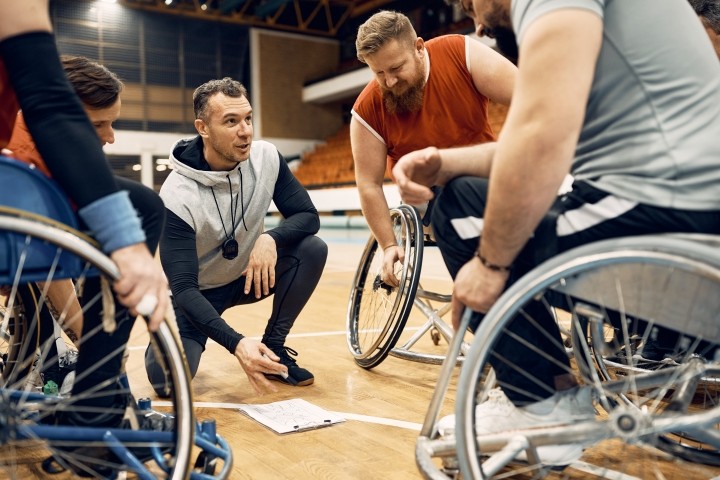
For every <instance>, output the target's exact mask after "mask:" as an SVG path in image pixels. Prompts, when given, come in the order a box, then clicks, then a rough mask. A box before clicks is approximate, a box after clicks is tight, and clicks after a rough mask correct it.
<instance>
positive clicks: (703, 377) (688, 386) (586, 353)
mask: <svg viewBox="0 0 720 480" xmlns="http://www.w3.org/2000/svg"><path fill="white" fill-rule="evenodd" d="M708 242H709V240H708ZM713 242H717V239H714V240H713ZM718 292H720V252H719V251H718V248H717V244H715V243H705V242H699V241H691V240H688V239H686V238H680V237H673V236H667V235H665V236H664V235H657V236H643V237H628V238H621V239H614V240H606V241H601V242H596V243H593V244H590V245H585V246H583V247H579V248H576V249H573V250H571V251H568V252H565V253H563V254H561V255H558V256H557V257H555V258H553V259H550V260H548V261H547V262H545V263H543V264H542V265H540V266H538V267H536V268H535V269H534V270H532V271H531V272H530V273H528V274H527V275H525V276H524V277H523V278H521V279H520V280H518V281H517V282H516V283H515V284H513V285H512V286H511V287H510V288H509V289H508V290H507V291H506V292H505V293H504V294H503V295H502V296H501V297H500V298H499V299H498V301H497V302H496V303H495V305H494V306H493V307H492V308H491V309H490V311H489V312H488V313H487V314H486V315H485V317H484V318H483V319H482V321H481V322H480V327H479V328H478V330H477V331H476V333H475V339H474V341H473V344H472V346H471V349H470V351H469V352H468V355H467V358H466V361H465V364H464V365H463V368H462V369H461V372H460V379H459V383H458V393H457V400H456V411H455V414H456V418H457V423H456V426H455V438H456V441H457V454H458V463H459V465H460V470H461V472H462V476H463V478H492V477H494V476H496V475H500V474H502V475H509V474H512V472H513V471H515V470H516V469H517V470H518V471H519V470H520V469H521V470H522V471H523V472H525V473H529V472H531V471H535V472H542V471H544V470H545V469H546V468H547V467H548V465H547V462H545V463H543V462H542V460H541V462H540V463H537V464H534V465H533V464H531V462H528V458H532V457H531V455H530V454H531V453H532V451H530V452H528V450H527V448H528V447H527V446H524V445H523V444H522V442H518V440H524V441H527V442H528V444H529V445H530V446H534V447H538V448H542V447H546V448H547V447H548V446H551V447H552V448H555V447H557V446H567V447H569V448H577V447H582V456H580V453H578V456H577V458H575V460H579V461H580V463H581V464H582V465H587V464H590V467H591V468H592V470H593V474H594V475H597V476H600V477H603V478H605V477H612V478H617V477H618V475H619V476H622V475H630V476H633V477H641V478H650V477H647V476H646V475H649V474H650V473H649V472H647V473H646V469H647V467H646V466H647V465H652V469H651V470H652V472H654V473H653V474H652V475H653V476H652V477H651V478H671V477H674V476H676V475H678V474H680V473H681V472H682V473H683V474H688V475H691V476H694V478H710V477H713V476H715V475H716V474H717V472H716V471H714V470H713V469H712V468H711V467H710V466H711V465H717V463H716V462H717V452H718V449H719V448H720V439H719V438H720V435H718V429H719V428H720V404H719V403H718V402H717V397H714V398H713V400H712V401H710V402H707V403H702V402H701V403H698V400H697V399H698V395H703V394H704V393H703V390H704V389H705V388H706V386H707V384H708V382H710V383H713V384H714V383H716V381H717V379H718V378H720V365H719V364H718V362H717V360H715V361H706V362H702V361H700V360H699V359H698V358H696V357H693V356H692V355H691V354H693V353H700V350H701V349H707V348H708V347H712V346H714V345H717V344H718V343H720V331H719V330H718V328H717V316H716V315H717V311H718V309H719V308H720V295H718ZM538 306H539V307H538ZM558 307H560V309H562V310H564V313H559V314H557V315H554V312H555V311H557V309H558ZM580 311H582V312H588V311H590V312H595V314H596V317H595V318H596V319H597V323H595V324H594V325H595V326H594V327H588V325H589V324H588V323H584V324H581V322H580V320H579V318H580V317H583V316H584V317H585V318H586V319H587V318H590V317H593V316H594V315H595V314H592V315H589V316H588V314H587V313H582V314H579V313H578V312H580ZM541 316H542V317H544V318H549V319H554V320H553V321H554V322H555V323H556V325H557V323H558V322H570V324H571V325H572V327H573V330H572V334H571V336H572V342H571V344H572V348H571V349H567V348H566V345H565V344H564V342H563V341H562V339H554V337H553V340H552V341H553V345H554V347H553V348H556V349H557V350H556V351H555V353H556V356H554V357H553V358H555V359H556V358H558V357H557V355H559V354H562V355H566V356H567V358H566V359H567V365H565V364H564V363H563V366H562V367H561V371H564V373H567V374H571V375H572V376H573V377H574V378H575V379H576V380H577V381H578V382H579V383H580V385H581V386H585V387H587V388H588V389H589V390H590V393H591V394H592V402H593V403H592V406H593V407H594V409H595V416H594V418H586V419H584V420H583V421H580V422H577V423H569V422H568V423H566V424H556V425H559V426H556V427H554V429H553V430H552V432H553V433H552V434H548V431H545V432H543V431H542V430H543V429H539V428H537V426H535V427H533V428H531V427H527V428H524V429H523V428H514V429H513V431H512V432H511V433H507V434H505V433H504V432H497V433H495V434H494V435H492V436H488V435H487V431H479V430H478V423H476V422H477V421H478V420H480V417H478V419H476V418H475V416H476V409H477V408H478V405H479V399H483V398H486V393H487V391H488V390H489V389H490V388H491V387H492V385H490V384H489V383H486V381H485V380H486V378H485V376H486V372H487V371H488V366H492V367H493V368H494V369H495V370H497V369H498V368H500V369H503V368H504V369H516V370H517V371H516V373H518V374H520V375H523V378H525V379H528V380H530V381H533V382H535V383H536V384H537V385H539V384H541V383H540V382H542V380H541V379H540V378H539V377H533V376H532V374H531V373H530V370H528V369H521V368H519V365H520V364H521V363H522V359H521V358H516V359H509V358H507V356H504V355H503V354H502V350H501V351H499V352H498V351H496V350H495V347H496V345H498V341H500V340H502V341H507V339H508V338H512V339H513V340H514V341H518V342H520V343H521V344H522V345H523V348H527V349H533V347H534V346H535V345H537V344H538V343H539V342H538V340H539V339H540V338H541V336H543V335H544V336H547V335H546V333H547V331H546V330H541V329H540V327H539V324H538V318H540V317H541ZM516 319H520V321H522V322H525V323H527V324H530V325H531V326H533V328H535V334H533V335H532V338H527V337H518V336H517V335H515V336H514V337H513V335H514V332H513V331H511V330H509V329H508V327H509V326H510V325H511V324H512V322H514V321H515V320H516ZM638 319H641V320H638ZM655 326H661V327H663V328H666V329H670V330H673V331H675V332H677V333H678V335H685V336H686V337H688V338H691V339H692V341H691V342H690V343H689V351H688V353H687V355H686V357H685V360H684V361H683V362H679V363H674V364H668V366H667V367H666V368H665V369H662V370H646V369H640V368H635V365H634V363H633V362H634V360H633V357H632V356H628V358H627V360H626V362H627V367H628V368H624V369H621V370H614V371H613V370H611V369H608V367H607V365H606V364H605V359H606V358H608V357H609V356H611V355H614V354H615V352H616V349H613V348H611V347H612V345H613V344H615V346H616V347H617V346H625V347H630V346H631V345H633V344H634V342H637V338H638V337H640V338H647V337H648V335H649V334H650V331H651V329H652V328H654V327H655ZM563 327H565V325H563ZM559 330H560V331H565V332H567V331H571V330H570V329H568V328H559ZM588 330H590V331H592V332H595V334H594V335H592V334H591V335H583V334H581V333H579V332H585V331H588ZM608 330H609V331H612V332H614V336H613V334H611V333H609V332H608ZM547 337H548V338H549V336H547ZM593 337H594V340H593ZM703 345H704V346H703ZM548 352H549V351H548V350H546V349H540V348H537V347H536V348H535V353H536V354H540V355H545V358H546V359H547V360H548V361H550V360H551V357H550V355H549V354H548ZM558 352H561V353H558ZM710 358H712V357H710ZM555 365H559V363H556V364H555ZM531 366H532V364H531ZM523 368H524V367H523ZM536 370H537V371H539V372H542V369H536ZM504 378H506V377H502V378H501V377H500V376H498V381H499V382H500V384H501V385H502V387H503V390H504V391H505V392H508V391H510V389H512V387H513V386H511V385H507V384H506V383H505V384H503V379H504ZM554 378H555V379H557V378H559V377H558V376H555V377H554ZM514 386H516V387H517V386H520V385H519V384H517V383H515V384H514ZM546 388H548V391H549V392H552V391H553V390H554V388H555V387H554V386H552V387H550V386H546ZM714 395H716V394H714ZM516 408H517V407H516ZM565 418H567V417H563V420H561V421H562V422H567V420H566V419H565ZM678 431H683V432H686V433H687V435H686V436H685V439H688V438H690V437H692V438H693V439H695V445H694V446H690V445H687V444H686V443H687V442H685V441H684V440H683V441H680V440H679V439H675V440H674V438H675V437H677V435H678V434H677V432H678ZM698 439H702V441H700V440H698ZM511 442H515V445H516V447H515V448H516V449H517V450H515V452H517V453H515V454H513V453H509V452H508V451H507V450H506V451H504V452H502V453H500V451H501V449H502V448H503V447H507V446H509V445H510V444H511ZM547 451H548V450H545V452H547ZM568 451H569V450H568ZM575 451H577V450H575ZM537 452H540V450H537ZM668 454H669V455H668ZM522 455H525V457H524V458H523V457H522ZM540 457H541V459H542V454H540ZM521 460H522V461H521ZM575 460H568V462H570V465H569V467H568V468H569V469H571V468H573V463H572V462H574V461H575ZM697 462H703V463H705V464H706V465H707V466H706V465H701V464H698V463H697ZM551 466H556V467H557V465H551ZM581 468H582V467H581ZM690 472H692V474H691V473H690Z"/></svg>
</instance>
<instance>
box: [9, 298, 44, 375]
mask: <svg viewBox="0 0 720 480" xmlns="http://www.w3.org/2000/svg"><path fill="white" fill-rule="evenodd" d="M20 287H21V288H20V289H18V290H16V291H15V292H11V291H10V289H9V288H7V291H5V292H3V293H2V294H0V377H1V378H2V379H3V381H6V382H7V381H11V375H14V376H25V377H27V370H28V369H29V368H30V367H31V366H32V361H33V360H29V359H31V358H34V356H35V351H36V350H37V339H38V329H37V328H35V329H32V330H31V329H30V322H28V321H26V320H25V316H26V312H25V308H24V305H25V303H27V302H28V297H27V296H26V295H23V290H25V292H27V293H29V290H27V289H24V288H23V286H20ZM23 297H25V301H23ZM33 339H34V340H33ZM28 351H30V352H32V357H31V355H30V353H29V352H28Z"/></svg>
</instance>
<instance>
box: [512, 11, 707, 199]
mask: <svg viewBox="0 0 720 480" xmlns="http://www.w3.org/2000/svg"><path fill="white" fill-rule="evenodd" d="M567 8H572V9H583V10H588V11H591V12H594V13H596V14H597V15H598V16H600V17H601V18H602V19H603V24H604V28H603V43H602V48H601V50H600V55H599V57H598V61H597V66H596V71H595V77H594V79H593V83H592V88H591V91H590V97H589V99H588V102H587V112H586V114H585V120H584V123H583V127H582V131H581V133H580V138H579V141H578V145H577V150H576V156H575V161H574V162H573V166H572V174H573V175H574V176H575V178H576V179H577V180H585V181H588V182H589V183H591V184H592V185H594V186H595V187H597V188H599V189H601V190H604V191H606V192H609V193H611V194H614V195H617V196H619V197H622V198H626V199H628V200H631V201H636V202H640V203H645V204H650V205H656V206H660V207H669V208H677V209H687V210H720V62H718V59H717V57H716V56H715V52H714V51H713V49H712V47H711V44H710V41H709V40H708V38H707V34H706V33H705V31H704V29H703V28H702V27H701V24H700V21H699V20H698V18H697V16H696V15H695V13H694V12H693V11H692V8H691V7H690V6H689V4H688V2H687V0H512V22H513V28H514V30H515V32H516V33H517V37H518V42H519V43H521V42H522V38H523V35H524V34H525V32H526V31H527V28H528V27H529V26H530V25H531V24H532V23H533V22H534V21H535V20H536V19H538V18H539V17H541V16H542V15H544V14H546V13H549V12H553V11H556V10H559V9H567Z"/></svg>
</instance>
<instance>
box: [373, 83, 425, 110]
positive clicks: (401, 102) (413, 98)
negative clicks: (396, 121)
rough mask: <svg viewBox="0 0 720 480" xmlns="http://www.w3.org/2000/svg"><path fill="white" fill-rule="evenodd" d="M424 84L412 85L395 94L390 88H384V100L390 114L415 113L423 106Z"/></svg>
mask: <svg viewBox="0 0 720 480" xmlns="http://www.w3.org/2000/svg"><path fill="white" fill-rule="evenodd" d="M424 93H425V88H424V85H422V84H419V85H411V86H410V87H408V89H407V90H405V91H404V92H403V93H401V94H399V95H395V94H394V93H392V91H390V90H385V89H383V91H382V95H383V102H384V103H385V108H386V109H387V111H388V113H390V115H401V114H403V113H415V112H417V111H419V110H420V108H422V104H423V95H424Z"/></svg>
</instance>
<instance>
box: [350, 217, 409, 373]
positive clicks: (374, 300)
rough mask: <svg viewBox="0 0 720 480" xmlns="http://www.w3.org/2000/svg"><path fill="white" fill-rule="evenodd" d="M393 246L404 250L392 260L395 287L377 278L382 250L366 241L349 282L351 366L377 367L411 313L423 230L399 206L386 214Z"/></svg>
mask: <svg viewBox="0 0 720 480" xmlns="http://www.w3.org/2000/svg"><path fill="white" fill-rule="evenodd" d="M390 219H391V222H392V226H393V230H394V232H395V238H396V241H397V244H398V245H399V246H401V247H403V248H404V249H405V257H404V260H403V262H398V263H397V264H396V268H398V267H397V266H398V265H399V268H398V270H396V276H397V277H398V279H399V282H400V285H399V286H398V287H391V286H390V285H388V284H386V283H385V282H383V281H382V279H381V278H380V272H381V268H382V260H383V251H382V249H379V248H378V243H377V240H375V238H374V237H372V236H371V237H370V239H369V240H368V243H367V245H366V246H365V250H364V251H363V254H362V257H361V259H360V265H359V266H358V270H357V273H356V274H355V278H354V279H353V284H352V290H351V291H350V301H349V304H348V313H347V342H348V348H349V349H350V353H352V355H353V357H354V359H355V363H357V364H358V365H359V366H361V367H363V368H366V369H370V368H373V367H376V366H378V365H379V364H380V363H382V361H383V360H385V358H386V357H387V356H388V354H389V353H390V351H391V350H392V349H393V348H394V347H395V344H396V343H397V341H398V339H399V338H400V335H401V333H402V330H403V328H404V327H405V323H406V322H407V319H408V317H409V315H410V311H411V310H412V305H413V300H414V298H415V293H416V292H417V288H418V284H419V282H420V270H421V266H422V255H423V231H422V226H421V224H420V219H419V217H418V214H417V211H416V210H415V208H413V207H411V206H409V205H400V206H399V207H397V208H393V209H391V210H390Z"/></svg>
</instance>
